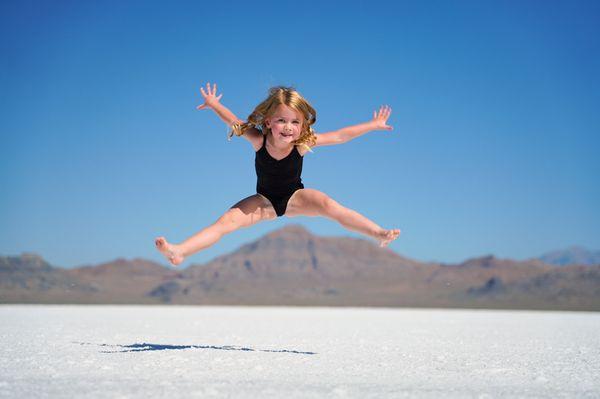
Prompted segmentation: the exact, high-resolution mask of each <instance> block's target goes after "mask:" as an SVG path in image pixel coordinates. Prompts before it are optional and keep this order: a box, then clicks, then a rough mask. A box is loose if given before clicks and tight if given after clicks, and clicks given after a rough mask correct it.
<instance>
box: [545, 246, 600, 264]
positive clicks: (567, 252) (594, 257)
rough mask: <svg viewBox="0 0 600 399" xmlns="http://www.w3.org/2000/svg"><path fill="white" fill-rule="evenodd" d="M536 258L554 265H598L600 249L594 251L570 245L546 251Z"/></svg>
mask: <svg viewBox="0 0 600 399" xmlns="http://www.w3.org/2000/svg"><path fill="white" fill-rule="evenodd" d="M538 259H540V260H541V261H542V262H545V263H548V264H550V265H556V266H566V265H586V266H592V265H600V251H595V252H594V251H590V250H588V249H585V248H582V247H578V246H572V247H570V248H567V249H563V250H560V251H553V252H548V253H546V254H544V255H542V256H540V257H539V258H538Z"/></svg>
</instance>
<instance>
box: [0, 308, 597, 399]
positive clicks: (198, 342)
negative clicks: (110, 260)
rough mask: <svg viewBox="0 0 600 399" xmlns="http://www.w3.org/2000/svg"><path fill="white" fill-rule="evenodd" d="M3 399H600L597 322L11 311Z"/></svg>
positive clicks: (0, 340) (374, 312)
mask: <svg viewBox="0 0 600 399" xmlns="http://www.w3.org/2000/svg"><path fill="white" fill-rule="evenodd" d="M0 320H2V323H1V324H0V355H1V356H0V397H3V398H4V397H6V398H14V397H49V398H72V397H86V398H88V397H89V398H115V397H120V398H145V397H201V398H205V397H233V398H281V397H286V398H288V397H289V398H321V397H327V398H330V397H333V398H336V397H340V398H382V397H393V398H403V397H419V398H421V397H425V398H439V397H477V398H496V397H552V398H555V397H578V398H586V397H589V398H598V397H600V313H585V312H524V311H484V310H437V309H430V310H420V309H381V308H379V309H370V308H308V307H304V308H303V307H297V308H294V307H201V306H198V307H195V306H68V305H67V306H54V305H53V306H47V305H0Z"/></svg>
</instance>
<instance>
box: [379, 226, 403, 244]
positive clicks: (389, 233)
mask: <svg viewBox="0 0 600 399" xmlns="http://www.w3.org/2000/svg"><path fill="white" fill-rule="evenodd" d="M399 235H400V230H398V229H392V230H382V231H381V233H380V234H379V237H378V240H379V246H380V247H382V248H383V247H387V246H388V244H389V243H390V242H392V241H394V240H395V239H396V238H398V236H399Z"/></svg>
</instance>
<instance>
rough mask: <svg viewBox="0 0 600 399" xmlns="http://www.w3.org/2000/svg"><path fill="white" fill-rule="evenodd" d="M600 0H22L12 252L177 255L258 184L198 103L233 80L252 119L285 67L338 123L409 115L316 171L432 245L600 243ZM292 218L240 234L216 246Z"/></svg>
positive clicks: (438, 251) (5, 243)
mask: <svg viewBox="0 0 600 399" xmlns="http://www.w3.org/2000/svg"><path fill="white" fill-rule="evenodd" d="M599 21H600V2H595V1H551V2H546V1H502V2H496V1H479V0H478V1H426V2H416V1H415V2H410V3H409V2H400V3H398V4H397V3H395V2H394V3H391V2H390V3H389V4H386V3H385V2H384V3H373V2H339V3H334V2H295V3H287V2H272V3H270V2H256V1H255V2H239V3H232V2H191V1H190V2H139V1H135V2H128V1H123V2H116V1H114V2H113V1H110V2H88V1H86V2H80V1H69V2H63V1H39V2H31V1H13V2H2V5H0V37H1V38H0V41H1V42H0V43H1V50H0V51H1V53H0V54H1V57H0V69H1V74H0V89H1V92H2V95H1V96H0V112H1V118H0V129H1V130H0V133H1V140H2V145H0V183H1V184H2V195H1V196H0V254H3V255H16V254H19V253H21V252H24V251H27V252H36V253H39V254H40V255H42V256H44V257H45V258H46V259H47V260H49V261H50V262H51V263H52V264H54V265H57V266H63V267H72V266H78V265H82V264H91V263H99V262H103V261H108V260H112V259H114V258H116V257H128V258H132V257H143V258H148V259H153V260H157V261H161V262H162V263H165V262H164V261H163V260H162V259H161V257H160V255H159V254H158V253H156V252H155V250H154V247H153V239H154V237H156V236H158V235H165V236H166V237H167V239H169V240H172V241H175V242H176V241H180V240H183V239H184V238H186V237H188V236H189V235H190V234H192V233H194V232H196V231H198V230H200V229H201V228H203V227H205V226H206V225H209V224H211V223H212V222H214V221H215V220H216V219H217V218H218V217H219V216H220V215H221V214H222V213H223V212H224V211H225V210H226V209H227V208H228V207H230V206H231V205H233V204H234V203H235V202H237V201H238V200H240V199H242V198H244V197H246V196H248V195H251V194H253V193H254V192H255V184H256V177H255V172H254V164H253V163H254V153H253V152H252V147H251V146H250V145H249V144H248V143H247V142H246V141H245V140H243V139H237V140H236V139H234V140H232V141H231V142H227V141H226V127H225V126H224V124H222V123H221V122H220V120H219V119H218V118H217V117H216V116H214V115H213V114H211V113H210V112H209V111H196V110H195V107H196V105H198V104H200V103H201V96H200V93H199V90H198V89H199V87H200V86H201V85H202V84H203V83H204V82H206V81H214V82H217V83H218V84H219V88H220V89H221V90H222V92H223V93H224V96H223V98H222V102H223V103H224V104H225V105H227V106H228V107H230V108H231V109H232V110H233V111H234V112H235V113H237V114H238V115H240V116H241V117H244V118H245V117H246V116H247V115H248V114H249V113H250V112H251V111H252V109H253V107H254V106H255V105H257V104H258V103H259V102H260V101H261V100H262V99H264V98H265V96H266V93H267V90H268V88H269V87H271V86H273V85H280V84H283V85H293V86H295V87H296V88H297V89H298V90H299V91H300V92H301V93H302V94H303V95H304V96H305V97H306V98H307V99H308V100H309V101H310V102H311V103H312V105H313V106H314V107H315V108H316V109H317V112H318V121H317V124H316V126H315V127H316V130H317V132H325V131H328V130H333V129H336V128H340V127H343V126H346V125H351V124H356V123H360V122H364V121H366V120H368V119H369V118H370V117H371V116H372V111H373V109H375V108H376V107H378V106H379V105H381V104H389V105H391V106H392V107H393V109H394V112H393V114H392V117H391V119H390V124H392V125H393V126H394V131H393V132H391V133H389V132H372V133H369V134H367V135H365V136H362V137H360V138H358V139H356V140H354V141H352V142H350V143H347V144H344V145H341V146H333V147H320V148H317V149H315V152H314V154H309V155H307V157H306V158H305V161H304V172H303V181H304V184H305V185H306V186H307V187H310V188H315V189H318V190H321V191H324V192H325V193H327V194H329V195H330V196H332V197H333V198H334V199H336V200H337V201H338V202H340V203H342V204H344V205H346V206H348V207H351V208H353V209H355V210H357V211H359V212H361V213H363V214H364V215H366V216H367V217H369V218H371V219H373V220H374V221H375V222H377V223H379V224H380V225H382V226H384V227H398V228H400V229H402V231H403V234H402V236H401V238H400V239H399V240H397V241H396V242H394V243H393V244H392V245H391V248H392V249H393V250H395V251H397V252H399V253H401V254H403V255H405V256H408V257H411V258H415V259H418V260H436V261H443V262H458V261H462V260H464V259H466V258H469V257H474V256H481V255H485V254H494V255H496V256H499V257H510V258H514V259H524V258H528V257H534V256H538V255H540V254H541V253H543V252H546V251H548V250H554V249H560V248H564V247H567V246H570V245H574V244H578V245H583V246H586V247H588V248H590V249H598V248H600V205H599V204H600V184H599V183H600V179H599V177H600V156H599V153H600V151H599V150H600V112H599V110H600V79H599V78H600V23H599ZM290 223H300V224H302V225H304V226H306V227H307V228H308V229H309V230H311V231H312V232H314V233H316V234H319V235H336V236H353V237H358V234H356V233H352V232H348V231H346V230H344V229H343V228H342V227H341V226H339V225H337V224H336V223H334V222H332V221H330V220H326V219H318V218H292V219H289V218H278V219H277V220H276V221H272V222H266V223H264V224H261V225H256V226H253V227H250V228H247V229H244V230H241V231H238V232H235V233H233V234H231V235H229V236H226V237H225V238H224V239H223V240H222V241H220V242H219V243H217V244H216V245H215V246H214V247H212V248H210V249H208V250H206V251H204V252H202V253H199V254H197V255H196V256H194V257H192V258H190V259H189V261H188V262H186V263H187V264H188V265H189V264H190V263H202V262H206V261H208V260H210V259H212V258H214V257H215V256H218V255H221V254H224V253H227V252H229V251H232V250H234V249H236V248H237V247H239V246H240V245H242V244H243V243H245V242H248V241H250V240H254V239H256V238H258V237H260V236H261V235H263V234H265V233H267V232H268V231H271V230H274V229H276V228H279V227H282V226H284V225H286V224H290Z"/></svg>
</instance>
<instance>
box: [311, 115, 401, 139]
mask: <svg viewBox="0 0 600 399" xmlns="http://www.w3.org/2000/svg"><path fill="white" fill-rule="evenodd" d="M391 113H392V109H391V108H390V107H388V106H387V105H385V106H384V105H382V106H381V108H380V109H379V112H377V111H374V112H373V119H372V120H370V121H369V122H365V123H361V124H358V125H353V126H348V127H344V128H342V129H339V130H336V131H333V132H329V133H323V134H317V135H316V136H317V143H316V144H315V147H317V146H320V145H334V144H343V143H346V142H348V141H350V140H352V139H355V138H357V137H358V136H362V135H363V134H365V133H368V132H370V131H373V130H392V129H393V127H392V126H389V125H388V124H387V120H388V119H389V117H390V115H391Z"/></svg>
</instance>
